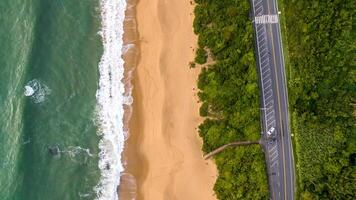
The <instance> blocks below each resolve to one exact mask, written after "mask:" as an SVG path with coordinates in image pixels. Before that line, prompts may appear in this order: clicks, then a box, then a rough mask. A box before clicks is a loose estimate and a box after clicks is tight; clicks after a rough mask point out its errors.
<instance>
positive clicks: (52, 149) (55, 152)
mask: <svg viewBox="0 0 356 200" xmlns="http://www.w3.org/2000/svg"><path fill="white" fill-rule="evenodd" d="M48 151H49V153H50V154H51V155H53V156H57V155H59V154H60V153H61V151H60V150H59V146H58V145H54V146H49V147H48Z"/></svg>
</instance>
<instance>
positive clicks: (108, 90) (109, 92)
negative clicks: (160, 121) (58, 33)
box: [94, 0, 132, 200]
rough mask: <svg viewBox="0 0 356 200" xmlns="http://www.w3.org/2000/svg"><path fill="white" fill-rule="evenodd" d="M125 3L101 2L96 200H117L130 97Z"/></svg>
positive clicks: (122, 0) (106, 0) (116, 1)
mask: <svg viewBox="0 0 356 200" xmlns="http://www.w3.org/2000/svg"><path fill="white" fill-rule="evenodd" d="M125 10H126V1H125V0H101V1H100V11H101V20H102V30H101V31H100V32H99V34H100V35H101V37H102V41H103V47H104V48H103V49H104V52H103V55H102V57H101V60H100V63H99V76H100V77H99V88H98V90H97V93H96V98H97V122H98V134H99V135H100V136H101V140H100V142H99V148H100V153H99V157H100V159H99V164H98V165H99V168H100V171H101V179H100V182H99V184H98V185H97V186H96V187H95V188H94V190H95V191H96V193H97V199H98V200H117V199H118V194H117V187H118V185H119V183H120V174H121V172H122V171H123V170H124V168H123V165H122V163H121V153H122V151H123V148H124V141H125V133H124V124H123V117H124V107H123V104H130V103H131V102H132V99H131V97H127V96H126V97H125V96H124V93H125V85H124V83H123V82H122V80H123V78H124V60H123V59H122V57H121V56H122V53H124V52H125V50H123V39H122V38H123V33H124V19H125Z"/></svg>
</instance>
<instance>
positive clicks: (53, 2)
mask: <svg viewBox="0 0 356 200" xmlns="http://www.w3.org/2000/svg"><path fill="white" fill-rule="evenodd" d="M125 8H126V2H125V0H1V1H0V200H67V199H68V200H77V199H83V200H84V199H110V200H111V199H117V198H118V195H117V186H118V185H119V181H120V173H121V172H122V170H123V169H122V168H123V167H122V164H121V152H122V149H123V143H124V135H125V133H124V131H123V123H122V121H123V120H122V118H123V114H124V110H123V104H129V103H131V102H127V99H130V97H129V96H123V95H124V90H125V89H124V84H123V83H122V79H123V74H124V69H123V65H124V61H123V60H122V58H121V54H122V49H123V44H122V34H123V21H124V11H125Z"/></svg>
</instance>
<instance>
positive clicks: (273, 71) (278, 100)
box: [250, 0, 295, 200]
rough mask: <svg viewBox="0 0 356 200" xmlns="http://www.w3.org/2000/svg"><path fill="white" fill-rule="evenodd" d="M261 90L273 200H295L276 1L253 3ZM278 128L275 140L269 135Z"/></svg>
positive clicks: (266, 153) (265, 149)
mask: <svg viewBox="0 0 356 200" xmlns="http://www.w3.org/2000/svg"><path fill="white" fill-rule="evenodd" d="M250 1H251V5H252V17H253V25H254V30H255V38H256V39H255V45H256V47H257V48H256V54H257V55H256V57H257V63H258V71H259V79H260V80H259V81H260V88H261V94H262V95H261V105H262V108H261V111H262V112H261V113H262V115H261V117H262V127H263V128H262V129H263V130H262V138H263V141H264V142H263V149H264V152H265V155H266V162H267V171H268V178H269V187H270V196H271V199H273V200H275V199H278V200H279V199H283V200H293V199H294V193H295V171H294V158H293V149H292V143H291V132H290V129H289V116H288V95H287V85H286V75H285V67H284V58H283V50H282V40H281V32H280V24H279V17H278V8H277V2H276V0H250ZM272 127H273V128H274V130H275V131H274V134H275V136H274V138H271V137H268V136H267V131H268V130H271V129H272Z"/></svg>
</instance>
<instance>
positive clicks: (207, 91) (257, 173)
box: [191, 0, 269, 200]
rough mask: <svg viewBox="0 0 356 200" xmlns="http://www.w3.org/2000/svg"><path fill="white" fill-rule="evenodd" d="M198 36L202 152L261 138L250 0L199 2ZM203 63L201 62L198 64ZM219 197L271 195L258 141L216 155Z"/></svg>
mask: <svg viewBox="0 0 356 200" xmlns="http://www.w3.org/2000/svg"><path fill="white" fill-rule="evenodd" d="M195 2H196V3H197V5H196V7H195V10H194V13H195V20H194V31H195V33H196V34H197V35H198V46H199V48H198V49H197V50H196V58H195V63H197V65H195V64H191V67H202V71H201V73H200V75H199V80H198V88H199V93H198V96H199V99H200V101H201V102H202V106H201V108H200V115H201V116H203V117H205V121H204V122H203V123H202V124H201V125H200V126H199V134H200V136H201V137H202V138H203V141H204V144H203V151H204V152H205V153H208V152H210V151H212V150H213V149H215V148H217V147H219V146H221V145H224V144H227V143H229V142H234V141H245V140H252V141H258V140H259V138H260V131H261V130H260V111H259V89H258V81H257V71H256V63H255V55H254V43H253V40H254V39H253V27H252V24H251V20H250V19H249V11H250V5H249V1H248V0H195ZM198 64H200V65H198ZM215 163H216V165H217V168H218V171H219V176H218V179H217V181H216V183H215V187H214V190H215V193H216V195H217V198H218V199H222V200H235V199H253V200H258V199H268V197H269V191H268V183H267V174H266V166H265V158H264V154H263V152H262V149H261V147H260V146H259V145H251V146H247V147H234V148H229V149H227V150H225V151H223V152H222V153H220V154H218V155H216V156H215Z"/></svg>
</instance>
